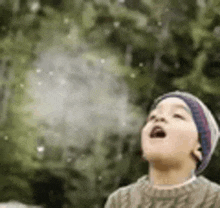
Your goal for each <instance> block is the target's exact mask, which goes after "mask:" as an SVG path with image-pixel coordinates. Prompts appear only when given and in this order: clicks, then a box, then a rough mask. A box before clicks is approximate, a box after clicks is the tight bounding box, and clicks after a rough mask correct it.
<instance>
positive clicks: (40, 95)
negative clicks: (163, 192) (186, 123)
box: [0, 0, 220, 208]
mask: <svg viewBox="0 0 220 208" xmlns="http://www.w3.org/2000/svg"><path fill="white" fill-rule="evenodd" d="M219 48H220V1H219V0H197V1H191V0H181V1H179V0H165V1H164V0H0V54H1V59H0V67H1V71H0V84H1V88H0V114H1V116H0V118H1V119H0V124H1V125H0V149H1V151H0V155H1V157H0V164H1V169H0V201H1V202H7V201H10V200H14V201H19V202H22V203H24V204H29V205H31V204H35V205H40V206H43V207H50V208H52V207H53V208H61V207H66V208H67V207H79V208H84V207H85V208H88V207H94V208H100V207H103V206H104V204H105V202H106V199H107V197H108V196H109V194H110V193H112V192H113V191H114V190H116V189H117V188H119V187H121V186H125V185H128V184H130V183H132V182H135V181H136V180H137V179H138V178H139V177H140V176H142V175H143V174H147V170H148V164H147V162H146V161H144V160H143V159H142V157H141V148H140V129H141V126H142V124H143V122H144V120H145V119H146V116H147V113H148V112H149V107H150V105H151V104H152V101H153V100H154V99H155V98H156V97H157V96H159V95H161V94H163V93H165V92H169V91H173V90H185V91H188V92H191V93H193V94H194V95H196V96H198V97H199V98H201V99H202V100H203V101H204V103H206V104H207V106H209V108H210V109H211V111H212V112H213V113H214V116H215V118H216V120H217V121H218V123H219V121H220V70H219V67H220V49H219ZM219 151H220V146H219V145H218V146H217V148H216V151H215V152H214V155H213V157H212V160H211V162H210V164H209V166H208V168H207V169H206V170H205V171H204V172H203V175H204V176H206V177H207V178H209V179H210V180H212V181H215V182H216V183H220V179H219V177H218V172H219V171H220V165H219V163H218V160H219Z"/></svg>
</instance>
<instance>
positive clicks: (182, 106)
mask: <svg viewBox="0 0 220 208" xmlns="http://www.w3.org/2000/svg"><path fill="white" fill-rule="evenodd" d="M173 106H174V107H176V108H182V109H183V110H185V111H186V112H187V113H189V114H190V115H192V113H191V111H190V109H188V108H186V107H185V106H184V105H181V104H175V105H173ZM157 107H159V108H160V105H159V106H157ZM154 110H155V109H154Z"/></svg>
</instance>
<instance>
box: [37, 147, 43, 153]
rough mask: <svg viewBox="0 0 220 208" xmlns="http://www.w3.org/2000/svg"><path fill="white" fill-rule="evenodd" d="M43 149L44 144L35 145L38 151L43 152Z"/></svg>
mask: <svg viewBox="0 0 220 208" xmlns="http://www.w3.org/2000/svg"><path fill="white" fill-rule="evenodd" d="M44 150H45V148H44V146H39V147H37V151H38V152H44Z"/></svg>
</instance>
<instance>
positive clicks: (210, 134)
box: [105, 91, 220, 208]
mask: <svg viewBox="0 0 220 208" xmlns="http://www.w3.org/2000/svg"><path fill="white" fill-rule="evenodd" d="M218 134H219V132H218V125H217V123H216V121H215V119H214V117H213V116H212V114H211V112H210V111H209V109H208V108H207V107H206V106H205V105H204V103H202V101H201V100H199V99H198V98H197V97H195V96H193V95H192V94H190V93H187V92H180V91H175V92H170V93H167V94H165V95H162V96H161V97H159V98H157V99H156V100H155V101H154V104H153V106H152V108H151V111H150V115H149V116H148V119H147V123H146V125H145V126H144V127H143V129H142V134H141V146H142V150H143V157H144V158H145V159H146V160H148V162H149V175H145V176H143V177H141V178H139V179H138V180H137V182H135V183H133V184H131V185H129V186H126V187H122V188H119V189H118V190H116V191H115V192H114V193H112V194H111V195H110V196H109V198H108V200H107V202H106V205H105V208H148V207H149V208H171V207H172V208H180V207H181V208H200V207H203V208H211V207H212V208H217V207H220V186H219V185H218V184H216V183H214V182H211V181H209V180H208V179H207V178H205V177H204V176H198V175H199V174H200V173H201V172H202V171H203V170H204V169H205V168H206V166H207V165H208V163H209V161H210V159H211V156H212V154H213V152H214V150H215V147H216V145H217V141H218ZM197 176H198V177H197Z"/></svg>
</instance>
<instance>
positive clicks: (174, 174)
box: [149, 165, 195, 187]
mask: <svg viewBox="0 0 220 208" xmlns="http://www.w3.org/2000/svg"><path fill="white" fill-rule="evenodd" d="M193 176H195V173H194V169H193V170H191V171H190V170H187V169H172V168H170V169H166V170H159V169H156V168H155V167H154V166H152V165H150V169H149V179H150V184H151V185H153V186H160V187H169V186H173V185H178V184H183V183H185V182H186V181H188V180H189V179H191V178H192V177H193Z"/></svg>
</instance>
